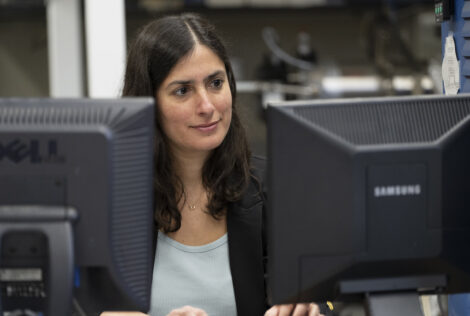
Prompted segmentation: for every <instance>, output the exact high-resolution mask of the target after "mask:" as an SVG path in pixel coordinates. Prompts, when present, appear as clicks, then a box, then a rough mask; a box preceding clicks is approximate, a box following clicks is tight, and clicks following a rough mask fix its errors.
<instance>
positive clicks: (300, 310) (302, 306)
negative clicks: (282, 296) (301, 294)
mask: <svg viewBox="0 0 470 316" xmlns="http://www.w3.org/2000/svg"><path fill="white" fill-rule="evenodd" d="M308 309H309V306H308V304H307V303H299V304H297V305H295V309H294V313H292V316H307V315H308Z"/></svg>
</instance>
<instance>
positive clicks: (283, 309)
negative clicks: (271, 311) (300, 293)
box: [278, 304, 295, 316]
mask: <svg viewBox="0 0 470 316" xmlns="http://www.w3.org/2000/svg"><path fill="white" fill-rule="evenodd" d="M294 306H295V305H294V304H285V305H279V314H278V315H279V316H290V315H291V313H292V310H293V309H294Z"/></svg>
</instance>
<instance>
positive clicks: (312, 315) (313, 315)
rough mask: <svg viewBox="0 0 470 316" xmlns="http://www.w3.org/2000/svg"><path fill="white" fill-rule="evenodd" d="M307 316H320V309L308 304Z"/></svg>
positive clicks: (313, 304) (315, 305)
mask: <svg viewBox="0 0 470 316" xmlns="http://www.w3.org/2000/svg"><path fill="white" fill-rule="evenodd" d="M308 316H321V314H320V307H318V305H317V304H315V303H310V304H309V305H308Z"/></svg>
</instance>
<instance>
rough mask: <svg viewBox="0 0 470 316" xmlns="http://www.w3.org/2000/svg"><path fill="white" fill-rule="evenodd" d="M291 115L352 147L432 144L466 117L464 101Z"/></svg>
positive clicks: (469, 108)
mask: <svg viewBox="0 0 470 316" xmlns="http://www.w3.org/2000/svg"><path fill="white" fill-rule="evenodd" d="M293 112H294V113H295V114H296V115H298V116H299V117H301V118H303V119H305V120H307V121H308V122H311V123H313V124H314V125H316V126H319V127H321V128H323V129H325V130H327V131H329V132H331V133H333V134H336V135H337V136H339V137H340V138H342V139H344V140H346V141H348V142H350V143H353V144H356V145H373V144H391V143H420V142H432V141H435V140H437V139H438V138H440V137H441V136H443V135H444V134H445V133H447V132H448V131H449V130H450V129H451V128H452V127H453V126H455V125H456V124H457V123H459V122H460V121H462V120H464V119H465V118H466V117H467V116H468V115H469V114H470V104H469V103H468V102H466V101H465V99H464V98H452V99H445V98H436V99H429V100H425V101H419V100H418V99H417V100H410V99H408V100H406V101H405V100H403V101H399V100H396V99H395V100H390V102H386V101H381V102H374V101H364V102H359V101H357V102H356V103H353V104H351V103H347V104H346V103H332V104H330V105H321V106H297V107H294V109H293Z"/></svg>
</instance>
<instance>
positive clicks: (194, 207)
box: [185, 189, 205, 211]
mask: <svg viewBox="0 0 470 316" xmlns="http://www.w3.org/2000/svg"><path fill="white" fill-rule="evenodd" d="M204 191H205V190H204V189H203V190H202V191H201V193H199V197H198V198H197V200H196V201H195V202H194V203H189V200H188V196H186V203H187V205H188V208H189V210H190V211H194V210H195V209H196V208H197V206H198V204H199V201H201V197H202V194H203V193H204ZM185 195H186V194H185Z"/></svg>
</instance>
